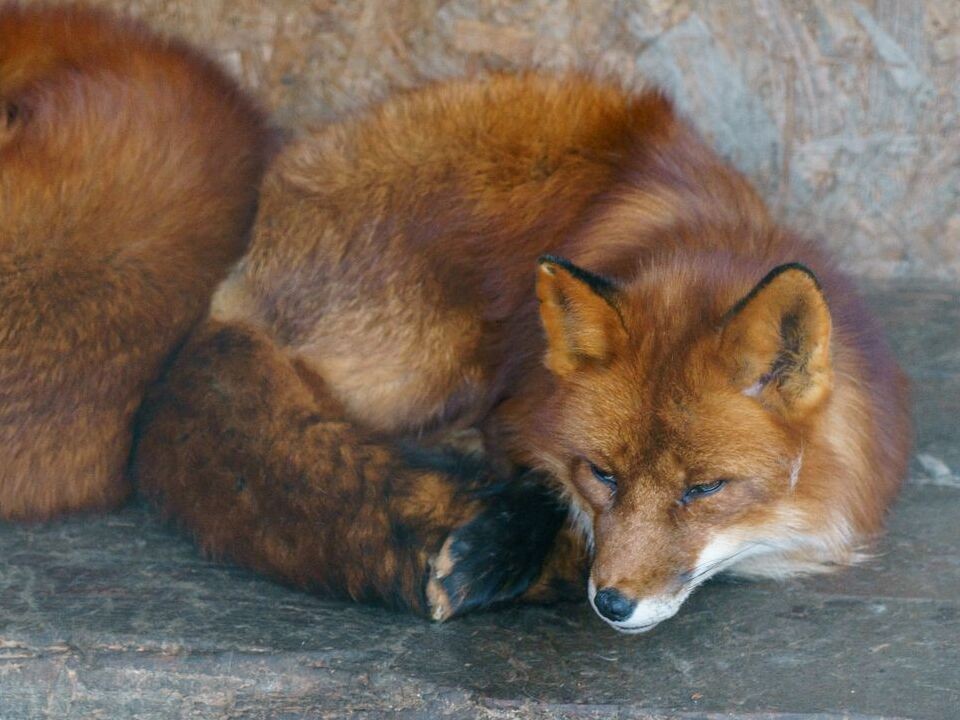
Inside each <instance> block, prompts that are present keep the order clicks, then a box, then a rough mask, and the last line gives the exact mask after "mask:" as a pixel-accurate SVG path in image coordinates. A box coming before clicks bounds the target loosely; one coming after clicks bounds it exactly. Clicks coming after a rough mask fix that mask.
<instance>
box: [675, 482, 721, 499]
mask: <svg viewBox="0 0 960 720" xmlns="http://www.w3.org/2000/svg"><path fill="white" fill-rule="evenodd" d="M726 484H727V481H726V480H725V479H723V478H720V479H719V480H714V481H713V482H712V483H704V484H702V485H691V486H690V487H688V488H687V489H686V491H685V492H684V493H683V497H682V498H680V502H681V503H683V504H684V505H686V504H687V503H690V502H693V501H694V500H696V499H697V498H698V497H703V496H704V495H713V494H714V493H715V492H717V491H719V490H720V489H721V488H722V487H723V486H724V485H726Z"/></svg>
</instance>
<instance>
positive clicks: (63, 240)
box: [0, 0, 272, 519]
mask: <svg viewBox="0 0 960 720" xmlns="http://www.w3.org/2000/svg"><path fill="white" fill-rule="evenodd" d="M271 146H272V133H271V132H270V130H269V128H268V125H267V122H266V120H265V117H264V115H263V114H262V113H261V112H260V111H259V110H258V109H257V108H256V106H255V105H254V104H253V103H252V102H251V101H250V100H248V99H247V98H246V97H245V96H244V95H243V94H242V93H241V92H240V91H239V89H238V88H237V87H236V85H235V84H234V83H233V82H232V81H230V80H229V79H228V78H227V77H226V76H225V75H224V73H223V72H221V71H220V70H219V69H218V68H217V67H216V66H215V65H214V64H213V63H211V62H209V61H208V60H206V59H204V58H203V57H201V56H200V55H199V54H198V53H196V52H195V51H194V50H192V49H189V48H188V47H186V46H185V45H183V44H181V43H179V42H176V41H172V40H167V39H163V38H159V37H157V36H155V35H153V34H151V33H150V32H148V31H147V30H146V29H145V28H143V27H142V26H140V25H139V24H137V23H135V22H132V21H129V20H117V19H114V18H111V17H109V16H107V15H105V14H103V13H99V12H95V11H91V10H86V9H82V8H77V7H59V8H56V7H47V6H41V5H34V6H30V7H28V6H19V5H17V4H11V3H4V2H2V0H0V518H32V519H42V518H48V517H52V516H54V515H57V514H59V513H63V512H66V511H71V510H87V509H98V508H106V507H110V506H113V505H116V504H117V503H118V502H119V501H120V500H122V499H123V498H124V497H125V496H126V495H127V494H128V490H129V483H128V482H127V481H126V480H125V479H124V471H125V467H126V465H127V461H128V458H129V452H130V447H131V442H132V430H133V418H134V414H135V412H136V410H137V408H138V406H139V405H140V402H141V401H142V399H143V393H144V392H145V390H146V386H147V384H148V383H149V382H151V381H152V380H155V379H156V377H157V375H158V374H159V372H160V366H161V364H162V362H163V360H164V358H165V357H166V356H167V355H168V354H169V352H170V351H171V350H172V349H173V347H174V346H175V345H176V343H178V342H179V341H180V340H182V339H183V336H184V335H185V334H186V333H187V331H188V330H189V329H190V327H191V325H192V324H193V323H195V322H196V321H197V320H198V319H199V317H200V316H201V314H203V313H204V312H205V310H206V307H207V305H208V303H209V300H210V295H211V294H212V292H213V290H214V288H215V286H216V284H217V283H218V282H219V281H220V280H222V279H223V277H224V276H225V275H226V273H227V269H228V268H229V266H230V265H231V264H232V263H233V262H235V261H236V259H237V258H238V257H239V256H240V254H241V253H242V252H243V250H244V247H245V244H246V240H247V238H248V231H249V226H250V224H251V223H252V221H253V217H254V213H255V207H256V199H257V188H258V185H259V179H260V176H261V174H262V171H263V167H264V166H265V164H266V160H267V154H268V152H269V149H270V147H271Z"/></svg>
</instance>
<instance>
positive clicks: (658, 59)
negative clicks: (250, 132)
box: [98, 0, 960, 279]
mask: <svg viewBox="0 0 960 720" xmlns="http://www.w3.org/2000/svg"><path fill="white" fill-rule="evenodd" d="M98 1H99V2H100V4H104V5H107V6H110V7H113V8H116V9H121V10H129V11H132V12H133V13H135V14H137V15H140V16H142V17H144V18H146V19H148V20H149V21H151V22H152V23H154V24H155V25H157V26H159V27H161V28H164V29H166V30H169V31H173V32H177V33H180V34H183V35H186V36H187V37H189V38H191V39H193V40H194V41H196V42H198V43H200V44H201V45H203V46H205V47H207V48H208V49H209V50H210V51H211V52H212V53H213V54H215V55H216V56H217V57H219V58H220V59H221V60H222V61H223V62H224V63H226V64H227V65H228V66H229V68H230V69H231V70H232V71H233V72H234V73H236V74H237V75H238V76H239V77H240V78H242V79H243V80H244V81H245V82H246V83H247V84H248V85H249V86H251V87H253V88H255V89H256V90H258V91H259V92H260V94H261V95H262V97H263V98H264V99H265V100H266V102H267V103H268V104H269V105H270V106H271V107H272V108H274V109H275V110H276V112H277V114H278V117H279V118H280V119H281V121H282V122H284V123H285V124H288V125H298V124H303V123H305V122H308V121H311V120H318V119H320V120H327V119H333V118H336V117H338V116H341V115H342V114H344V113H345V112H347V111H349V110H350V109H352V108H356V107H359V106H362V105H364V104H365V103H367V102H369V101H370V100H371V99H375V98H378V97H382V96H384V95H386V94H388V93H389V92H390V90H392V89H394V88H407V87H412V86H416V85H418V84H420V83H422V82H423V81H424V80H425V79H429V78H437V77H444V76H451V75H461V74H464V73H470V72H475V71H478V70H482V69H486V68H495V69H509V68H518V67H529V66H539V67H546V68H564V67H570V66H578V67H588V68H595V69H597V70H599V71H603V72H612V73H615V74H616V75H618V76H620V77H622V78H624V79H625V80H627V81H628V82H630V83H640V82H641V81H642V80H643V79H644V78H648V79H651V80H654V81H656V82H658V83H661V84H663V85H665V86H667V87H668V88H670V89H671V90H672V91H673V93H674V94H675V96H676V97H677V99H678V101H679V104H680V106H681V107H682V108H683V109H684V110H686V111H688V112H689V113H690V114H691V115H692V116H693V118H694V119H695V121H696V122H697V123H698V124H699V126H700V127H701V128H702V129H703V131H704V132H705V133H706V134H707V135H708V136H710V137H711V138H713V139H714V140H715V142H716V143H717V145H718V146H719V147H720V149H721V150H722V151H723V152H724V153H725V154H726V155H727V156H728V157H729V158H731V159H732V160H733V161H734V162H735V163H736V164H737V165H738V166H739V167H740V168H741V169H743V170H745V171H746V172H747V173H748V174H749V175H750V176H751V177H752V178H753V179H754V180H755V181H756V182H757V184H758V185H759V186H760V188H761V189H762V191H763V192H764V194H765V196H766V197H767V198H768V199H769V200H770V202H771V203H773V204H774V206H776V207H779V208H780V209H781V210H782V211H783V212H784V213H785V214H786V216H787V218H788V219H789V220H790V221H791V222H792V223H793V224H794V225H795V226H797V227H799V228H800V229H803V230H805V231H807V232H809V233H813V234H818V235H821V236H823V237H824V238H826V240H827V241H828V242H829V243H830V244H831V245H832V246H833V247H834V248H835V249H836V251H837V252H838V254H839V255H840V256H841V257H842V258H843V260H844V261H845V262H846V264H847V266H848V267H849V268H850V269H851V270H853V271H855V272H858V273H861V274H866V275H873V276H890V275H919V276H929V277H945V278H952V279H960V121H958V117H960V108H958V103H960V0H860V1H855V0H823V1H821V2H815V1H813V0H809V1H808V0H518V1H515V2H510V1H508V0H449V1H445V0H193V1H188V0H179V1H178V0H98Z"/></svg>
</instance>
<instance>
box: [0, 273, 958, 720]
mask: <svg viewBox="0 0 960 720" xmlns="http://www.w3.org/2000/svg"><path fill="white" fill-rule="evenodd" d="M868 292H869V295H870V298H871V301H872V302H873V304H874V305H875V307H876V308H877V310H878V312H879V313H880V315H881V317H882V318H883V320H884V322H885V324H886V326H887V327H888V328H889V332H890V334H891V336H892V337H893V340H894V343H895V345H896V347H897V350H898V352H899V356H900V358H901V359H902V361H903V363H904V366H905V367H906V368H907V369H908V370H909V371H910V373H911V375H912V377H913V378H914V381H915V407H916V424H917V444H916V451H915V454H916V458H915V461H914V463H913V467H912V469H911V474H910V479H909V482H908V483H907V485H906V487H905V489H904V492H903V494H902V497H901V500H900V502H899V504H898V505H897V507H896V509H895V512H894V515H893V517H892V520H891V523H890V533H889V535H888V537H887V538H886V539H885V540H884V541H883V543H882V544H881V545H880V547H879V548H878V550H879V554H878V557H877V558H876V560H875V561H873V562H871V563H870V564H868V565H866V566H864V567H860V568H857V569H855V570H853V571H850V572H847V573H845V574H841V575H837V576H833V577H825V578H816V579H809V580H803V581H795V582H788V583H785V584H775V583H756V584H745V583H733V582H729V581H726V582H725V581H723V580H719V581H714V582H712V583H710V584H708V585H707V586H706V587H704V588H703V589H702V590H700V591H699V592H698V593H697V594H696V595H695V596H694V597H693V598H691V600H690V601H689V602H688V603H687V605H686V606H685V607H684V608H683V610H682V611H681V613H680V615H679V616H678V617H676V618H675V619H674V620H672V621H670V622H668V623H665V624H664V625H662V626H661V627H660V628H658V629H657V630H656V631H654V632H653V633H651V634H649V635H645V636H639V637H625V636H620V635H617V634H615V633H614V632H613V631H612V630H610V629H608V628H607V627H606V626H605V625H604V624H603V623H601V622H600V620H599V619H597V618H595V617H594V616H593V613H592V612H591V611H590V610H589V609H588V608H587V607H585V606H584V605H582V604H581V605H567V606H561V607H556V608H550V609H532V608H517V609H508V610H505V611H502V612H498V613H491V614H485V615H477V616H474V617H470V618H466V619H464V620H460V621H456V622H453V623H450V624H448V625H444V626H435V625H431V624H429V623H426V622H422V621H420V620H417V619H415V618H411V617H407V616H404V615H397V614H392V613H389V612H385V611H382V610H378V609H375V608H368V607H358V606H349V605H342V604H337V603H331V602H324V601H321V600H317V599H315V598H312V597H310V596H307V595H304V594H301V593H298V592H294V591H291V590H287V589H285V588H282V587H278V586H276V585H273V584H271V583H269V582H267V581H264V580H262V579H259V578H256V577H254V576H252V575H250V574H248V573H246V572H243V571H240V570H237V569H233V568H225V567H221V566H216V565H213V564H210V563H207V562H205V561H202V560H200V559H198V558H197V556H196V554H195V553H194V551H193V549H192V548H191V546H190V545H189V544H188V543H187V542H185V541H183V540H181V539H180V538H178V537H177V536H176V535H174V534H173V533H171V532H170V531H168V530H166V529H164V528H162V527H160V526H159V525H158V523H157V522H156V521H155V520H154V519H153V518H152V517H151V516H150V514H149V513H148V512H147V511H145V510H143V509H142V508H139V507H130V508H127V509H125V510H123V511H122V512H119V513H116V514H113V515H110V516H105V517H92V518H80V519H75V520H71V521H69V522H63V523H57V524H53V525H49V526H37V527H23V526H2V525H0V718H2V719H3V720H19V719H21V718H44V717H50V718H68V717H69V718H73V717H76V718H88V717H89V718H109V719H111V720H112V719H114V718H117V719H119V718H128V717H138V718H154V717H157V718H159V717H171V718H207V717H228V718H261V717H262V718H266V717H270V718H274V717H275V718H296V717H334V718H335V717H346V716H350V717H401V718H433V717H444V718H510V717H528V718H623V719H629V718H701V717H706V718H752V719H754V720H757V719H759V718H777V719H778V720H787V719H794V718H839V717H843V718H878V717H883V718H918V719H926V718H930V719H932V718H960V530H958V528H960V421H958V420H960V288H958V287H956V286H953V287H946V286H941V287H930V286H929V285H926V286H924V285H919V284H902V283H901V284H893V285H883V286H879V285H876V284H874V285H870V286H869V287H868Z"/></svg>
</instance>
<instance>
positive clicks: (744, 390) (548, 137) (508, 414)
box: [132, 74, 910, 632]
mask: <svg viewBox="0 0 960 720" xmlns="http://www.w3.org/2000/svg"><path fill="white" fill-rule="evenodd" d="M471 432H473V433H474V434H473V435H471ZM478 436H479V439H480V442H478V441H477V437H478ZM909 436H910V430H909V418H908V410H907V387H906V382H905V380H904V376H903V374H902V372H901V371H900V369H899V368H898V367H897V365H896V363H895V361H894V359H893V358H892V357H891V354H890V352H889V351H888V349H887V347H886V345H885V342H884V340H883V338H882V336H881V333H880V332H879V331H878V329H877V327H876V325H875V324H874V322H873V320H872V319H871V318H870V316H869V314H868V313H867V311H866V310H865V308H864V306H863V304H862V302H861V300H860V299H859V298H858V296H857V294H856V292H855V290H854V288H853V286H852V284H851V282H850V281H849V280H848V279H847V278H846V277H844V276H843V275H842V274H841V273H840V272H838V270H837V269H836V267H835V265H834V264H833V263H832V262H831V260H830V259H829V257H828V255H827V254H826V252H825V251H824V250H823V249H822V248H820V247H818V246H817V245H815V244H813V243H811V242H809V241H807V240H805V239H803V238H801V237H799V236H798V235H796V234H794V233H793V232H791V231H790V230H788V229H786V228H784V227H783V226H781V225H779V224H778V223H777V222H776V221H775V220H774V218H772V217H771V215H770V212H769V211H768V210H767V208H766V207H765V206H764V203H763V202H762V201H761V199H760V198H759V197H758V195H757V193H756V192H755V191H754V190H753V189H752V188H751V187H750V185H749V184H748V183H747V181H746V180H745V179H744V178H743V177H742V176H741V175H740V174H738V173H737V172H736V171H735V170H733V169H732V168H731V167H729V166H728V165H727V164H726V163H724V162H723V161H722V160H721V159H720V158H719V157H718V156H717V155H716V154H715V153H714V152H713V151H712V150H711V149H710V148H709V147H708V146H707V145H706V144H705V143H704V141H703V140H702V139H701V138H700V137H699V136H698V135H697V133H696V132H695V131H694V130H693V129H692V128H691V127H690V125H689V124H688V123H687V122H685V121H684V120H683V119H682V118H680V117H678V116H677V114H676V113H675V112H674V110H673V109H672V107H671V104H670V102H669V101H668V100H667V99H666V98H665V97H664V95H663V94H661V93H660V92H657V91H656V90H649V91H646V92H640V93H631V92H627V91H625V90H623V89H622V88H620V87H618V86H616V85H614V84H608V83H605V82H600V81H596V80H593V79H590V78H589V77H585V76H580V75H568V76H560V77H547V76H542V75H537V74H525V75H518V76H494V77H490V78H487V79H481V80H473V81H461V82H447V83H441V84H437V85H434V86H431V87H427V88H425V89H422V90H420V91H416V92H411V93H408V94H404V95H401V96H399V97H397V98H395V99H392V100H390V101H388V102H386V103H384V104H383V105H380V106H379V107H376V108H374V109H372V110H370V111H369V112H367V113H366V114H364V115H361V116H358V117H355V118H351V119H349V120H346V121H344V122H342V123H340V124H335V125H330V126H328V127H325V128H322V129H319V130H317V131H315V132H312V133H309V134H306V135H305V136H304V137H302V138H301V139H299V140H298V141H296V142H293V143H292V144H291V145H289V147H287V148H286V149H285V150H284V151H283V152H282V153H281V154H280V155H279V157H278V158H277V159H276V161H275V162H274V163H273V164H272V167H271V169H270V170H269V171H268V173H267V176H266V178H265V181H264V184H263V186H262V190H261V197H260V205H259V210H258V216H257V219H256V221H255V226H254V230H253V236H252V240H251V245H250V248H249V251H248V252H247V254H246V255H245V256H244V257H243V258H242V260H241V261H240V262H239V264H238V265H237V266H236V267H235V268H234V269H233V271H232V272H231V274H230V275H229V277H228V278H227V279H226V280H225V281H224V282H223V283H222V284H221V285H220V286H219V288H218V289H217V291H216V293H215V295H214V299H213V302H212V304H211V307H210V311H209V316H208V317H207V318H206V319H205V320H204V321H203V322H202V323H201V324H200V325H199V326H198V327H197V328H196V329H195V331H194V332H193V333H192V335H191V336H190V338H189V339H188V341H187V342H186V343H185V345H184V346H183V347H182V349H181V350H180V352H179V354H178V356H177V357H176V359H175V360H174V361H173V362H172V363H171V364H170V365H169V367H168V368H167V369H166V371H165V373H164V376H163V378H162V380H161V381H160V382H159V383H158V384H157V385H155V386H154V387H153V389H152V390H150V392H149V393H148V398H147V400H146V403H145V405H144V407H143V409H142V411H141V414H140V416H139V425H138V432H137V441H136V447H135V451H134V458H133V466H132V467H133V472H134V475H135V477H136V478H137V479H138V481H139V483H140V488H141V490H142V492H143V493H144V494H145V495H146V496H147V497H148V498H150V499H151V500H152V502H153V503H155V504H156V505H157V506H158V507H159V508H160V510H161V512H162V513H163V515H164V516H165V517H167V518H170V519H173V520H174V521H176V522H177V523H179V524H180V525H181V526H182V527H184V528H185V529H186V530H187V531H189V532H190V533H191V534H192V535H193V536H194V537H195V538H196V539H197V540H198V542H199V543H200V545H201V546H202V547H203V548H204V549H205V550H206V551H207V552H208V553H211V554H212V555H214V556H217V557H223V558H230V559H232V560H234V561H236V562H240V563H242V564H245V565H247V566H250V567H252V568H255V569H257V570H260V571H262V572H265V573H268V574H270V575H271V576H273V577H275V578H278V579H280V580H283V581H285V582H288V583H292V584H295V585H297V586H301V587H304V588H308V589H310V590H313V591H315V592H320V593H323V594H326V595H332V596H341V597H349V598H353V599H356V600H368V601H377V602H382V603H386V604H389V605H393V606H398V607H403V608H408V609H412V610H414V611H417V612H420V613H423V614H426V615H428V616H430V617H433V618H435V619H439V620H443V619H447V618H450V617H454V616H456V615H459V614H462V613H464V612H467V611H469V610H472V609H476V608H483V607H488V606H491V605H493V604H496V603H500V602H504V601H508V600H523V601H529V602H546V601H551V600H554V599H557V598H559V597H565V596H567V595H569V594H570V593H578V594H582V593H584V592H586V593H587V595H588V597H589V600H590V602H591V604H592V605H593V607H594V608H595V609H596V611H597V613H598V614H599V615H600V616H601V617H603V619H604V620H606V621H607V622H608V623H609V624H610V625H612V626H613V627H615V628H616V629H618V630H621V631H624V632H643V631H646V630H649V629H650V628H652V627H654V626H655V625H656V624H658V623H660V622H661V621H663V620H665V619H667V618H669V617H671V616H672V615H673V614H674V613H676V612H677V610H678V609H679V607H680V606H681V604H682V603H683V601H684V600H685V598H686V597H687V596H688V595H689V594H690V593H691V592H692V591H693V590H694V589H695V588H696V587H698V586H699V585H700V584H702V583H703V582H704V581H706V580H707V579H708V578H710V577H711V576H713V575H715V574H716V573H719V572H723V571H729V572H734V573H737V574H740V575H746V576H755V577H756V576H765V577H775V578H783V577H787V576H790V575H794V574H797V573H812V572H823V571H827V570H831V569H833V568H837V567H840V566H843V565H848V564H851V563H854V562H856V561H857V560H858V559H860V558H861V557H863V555H862V548H863V546H864V545H865V544H866V543H867V542H869V540H870V539H871V538H872V537H873V536H875V535H876V534H877V533H878V532H879V531H880V530H881V526H882V524H883V520H884V515H885V512H886V510H887V508H888V507H889V505H890V503H891V501H892V500H893V499H894V496H895V494H896V492H897V489H898V486H899V484H900V481H901V478H902V477H903V475H904V473H905V466H906V460H907V455H908V449H909V443H910V437H909ZM471 446H475V447H480V448H482V453H481V454H480V455H477V454H476V453H471V452H469V448H470V447H471ZM581 596H582V595H581Z"/></svg>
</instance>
